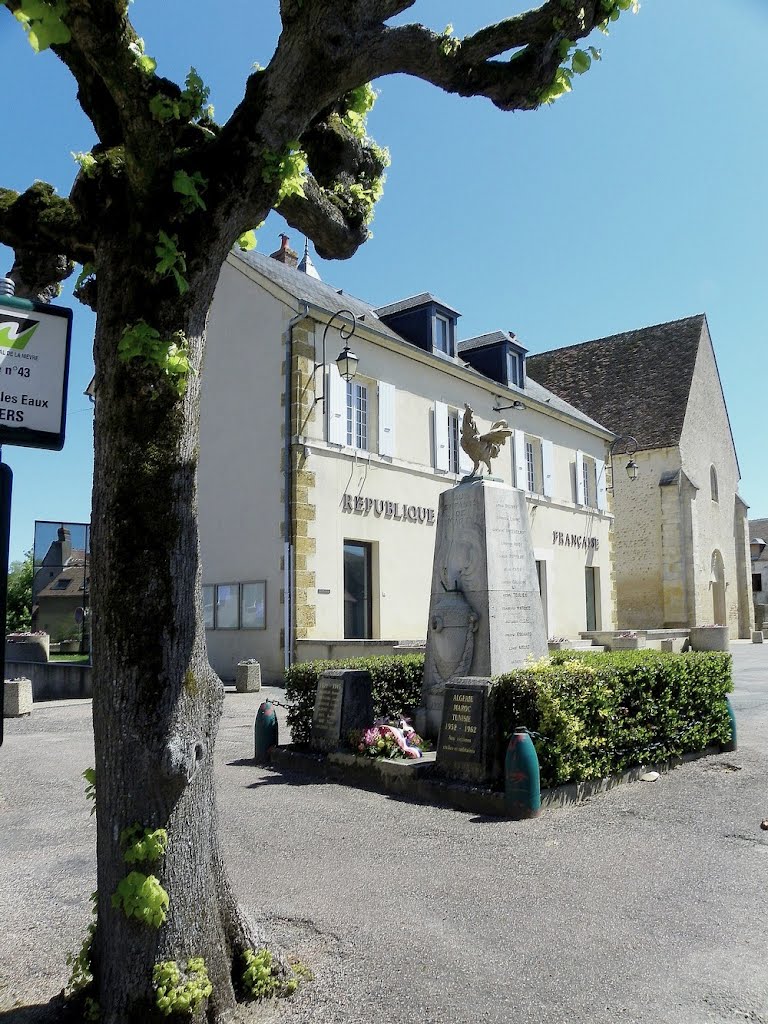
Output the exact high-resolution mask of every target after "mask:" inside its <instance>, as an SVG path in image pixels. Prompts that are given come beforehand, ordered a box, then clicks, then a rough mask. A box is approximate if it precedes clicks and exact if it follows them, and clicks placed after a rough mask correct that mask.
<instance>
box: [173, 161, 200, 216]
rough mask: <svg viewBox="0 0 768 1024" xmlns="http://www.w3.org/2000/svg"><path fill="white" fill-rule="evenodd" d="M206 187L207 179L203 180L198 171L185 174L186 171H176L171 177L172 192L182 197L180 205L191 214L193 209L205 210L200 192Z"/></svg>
mask: <svg viewBox="0 0 768 1024" xmlns="http://www.w3.org/2000/svg"><path fill="white" fill-rule="evenodd" d="M207 187H208V179H207V178H204V177H203V176H202V174H201V173H200V172H199V171H195V172H194V173H193V174H191V175H190V174H187V172H186V171H176V173H175V174H174V176H173V190H174V192H178V193H179V194H180V195H182V196H183V197H184V199H183V200H182V205H183V206H184V209H185V210H186V211H187V212H188V213H191V212H193V211H194V210H195V209H200V210H205V209H207V207H206V205H205V203H204V201H203V198H202V196H201V195H200V191H201V190H204V189H206V188H207Z"/></svg>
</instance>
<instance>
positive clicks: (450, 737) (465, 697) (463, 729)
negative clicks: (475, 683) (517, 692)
mask: <svg viewBox="0 0 768 1024" xmlns="http://www.w3.org/2000/svg"><path fill="white" fill-rule="evenodd" d="M484 704H485V692H484V691H483V690H480V689H476V688H474V687H471V688H470V687H467V686H453V685H451V684H448V685H447V686H446V688H445V701H444V703H443V721H442V723H441V725H440V740H439V742H438V747H437V756H438V758H439V759H440V761H470V762H477V763H479V762H480V760H481V758H482V752H483V707H484Z"/></svg>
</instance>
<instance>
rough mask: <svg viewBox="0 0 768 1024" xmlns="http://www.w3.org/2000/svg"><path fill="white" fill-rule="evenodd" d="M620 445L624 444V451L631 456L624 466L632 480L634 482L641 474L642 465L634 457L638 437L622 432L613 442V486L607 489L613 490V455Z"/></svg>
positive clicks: (611, 453)
mask: <svg viewBox="0 0 768 1024" xmlns="http://www.w3.org/2000/svg"><path fill="white" fill-rule="evenodd" d="M619 445H623V446H624V452H625V454H626V455H628V456H629V462H628V463H627V464H626V466H625V467H624V468H625V470H626V472H627V476H628V477H629V479H630V480H631V481H632V483H634V482H635V480H637V478H638V476H639V475H640V467H639V466H638V464H637V463H636V462H635V460H634V458H633V456H634V454H635V452H636V451H637V439H636V438H634V437H632V435H631V434H627V435H623V434H622V435H620V436H619V437H615V438H614V439H613V441H612V442H611V447H610V462H611V486H610V487H606V490H609V491H613V456H614V455H615V454H616V451H617V448H618V446H619Z"/></svg>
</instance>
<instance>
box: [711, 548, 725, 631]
mask: <svg viewBox="0 0 768 1024" xmlns="http://www.w3.org/2000/svg"><path fill="white" fill-rule="evenodd" d="M709 585H710V587H711V588H712V621H713V623H714V624H715V625H716V626H725V625H727V614H726V610H725V566H724V565H723V556H722V555H721V554H720V552H719V551H713V552H712V571H711V574H710V577H709Z"/></svg>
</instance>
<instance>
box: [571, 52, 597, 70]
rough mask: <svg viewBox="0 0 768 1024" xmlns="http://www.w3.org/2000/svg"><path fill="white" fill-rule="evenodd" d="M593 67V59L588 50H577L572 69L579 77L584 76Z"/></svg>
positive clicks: (572, 61)
mask: <svg viewBox="0 0 768 1024" xmlns="http://www.w3.org/2000/svg"><path fill="white" fill-rule="evenodd" d="M591 67H592V58H591V57H590V56H589V54H588V53H587V52H586V50H577V51H576V52H575V53H574V55H573V59H572V60H571V68H572V69H573V70H574V71H575V72H576V74H577V75H583V74H584V73H585V72H587V71H589V69H590V68H591Z"/></svg>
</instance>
